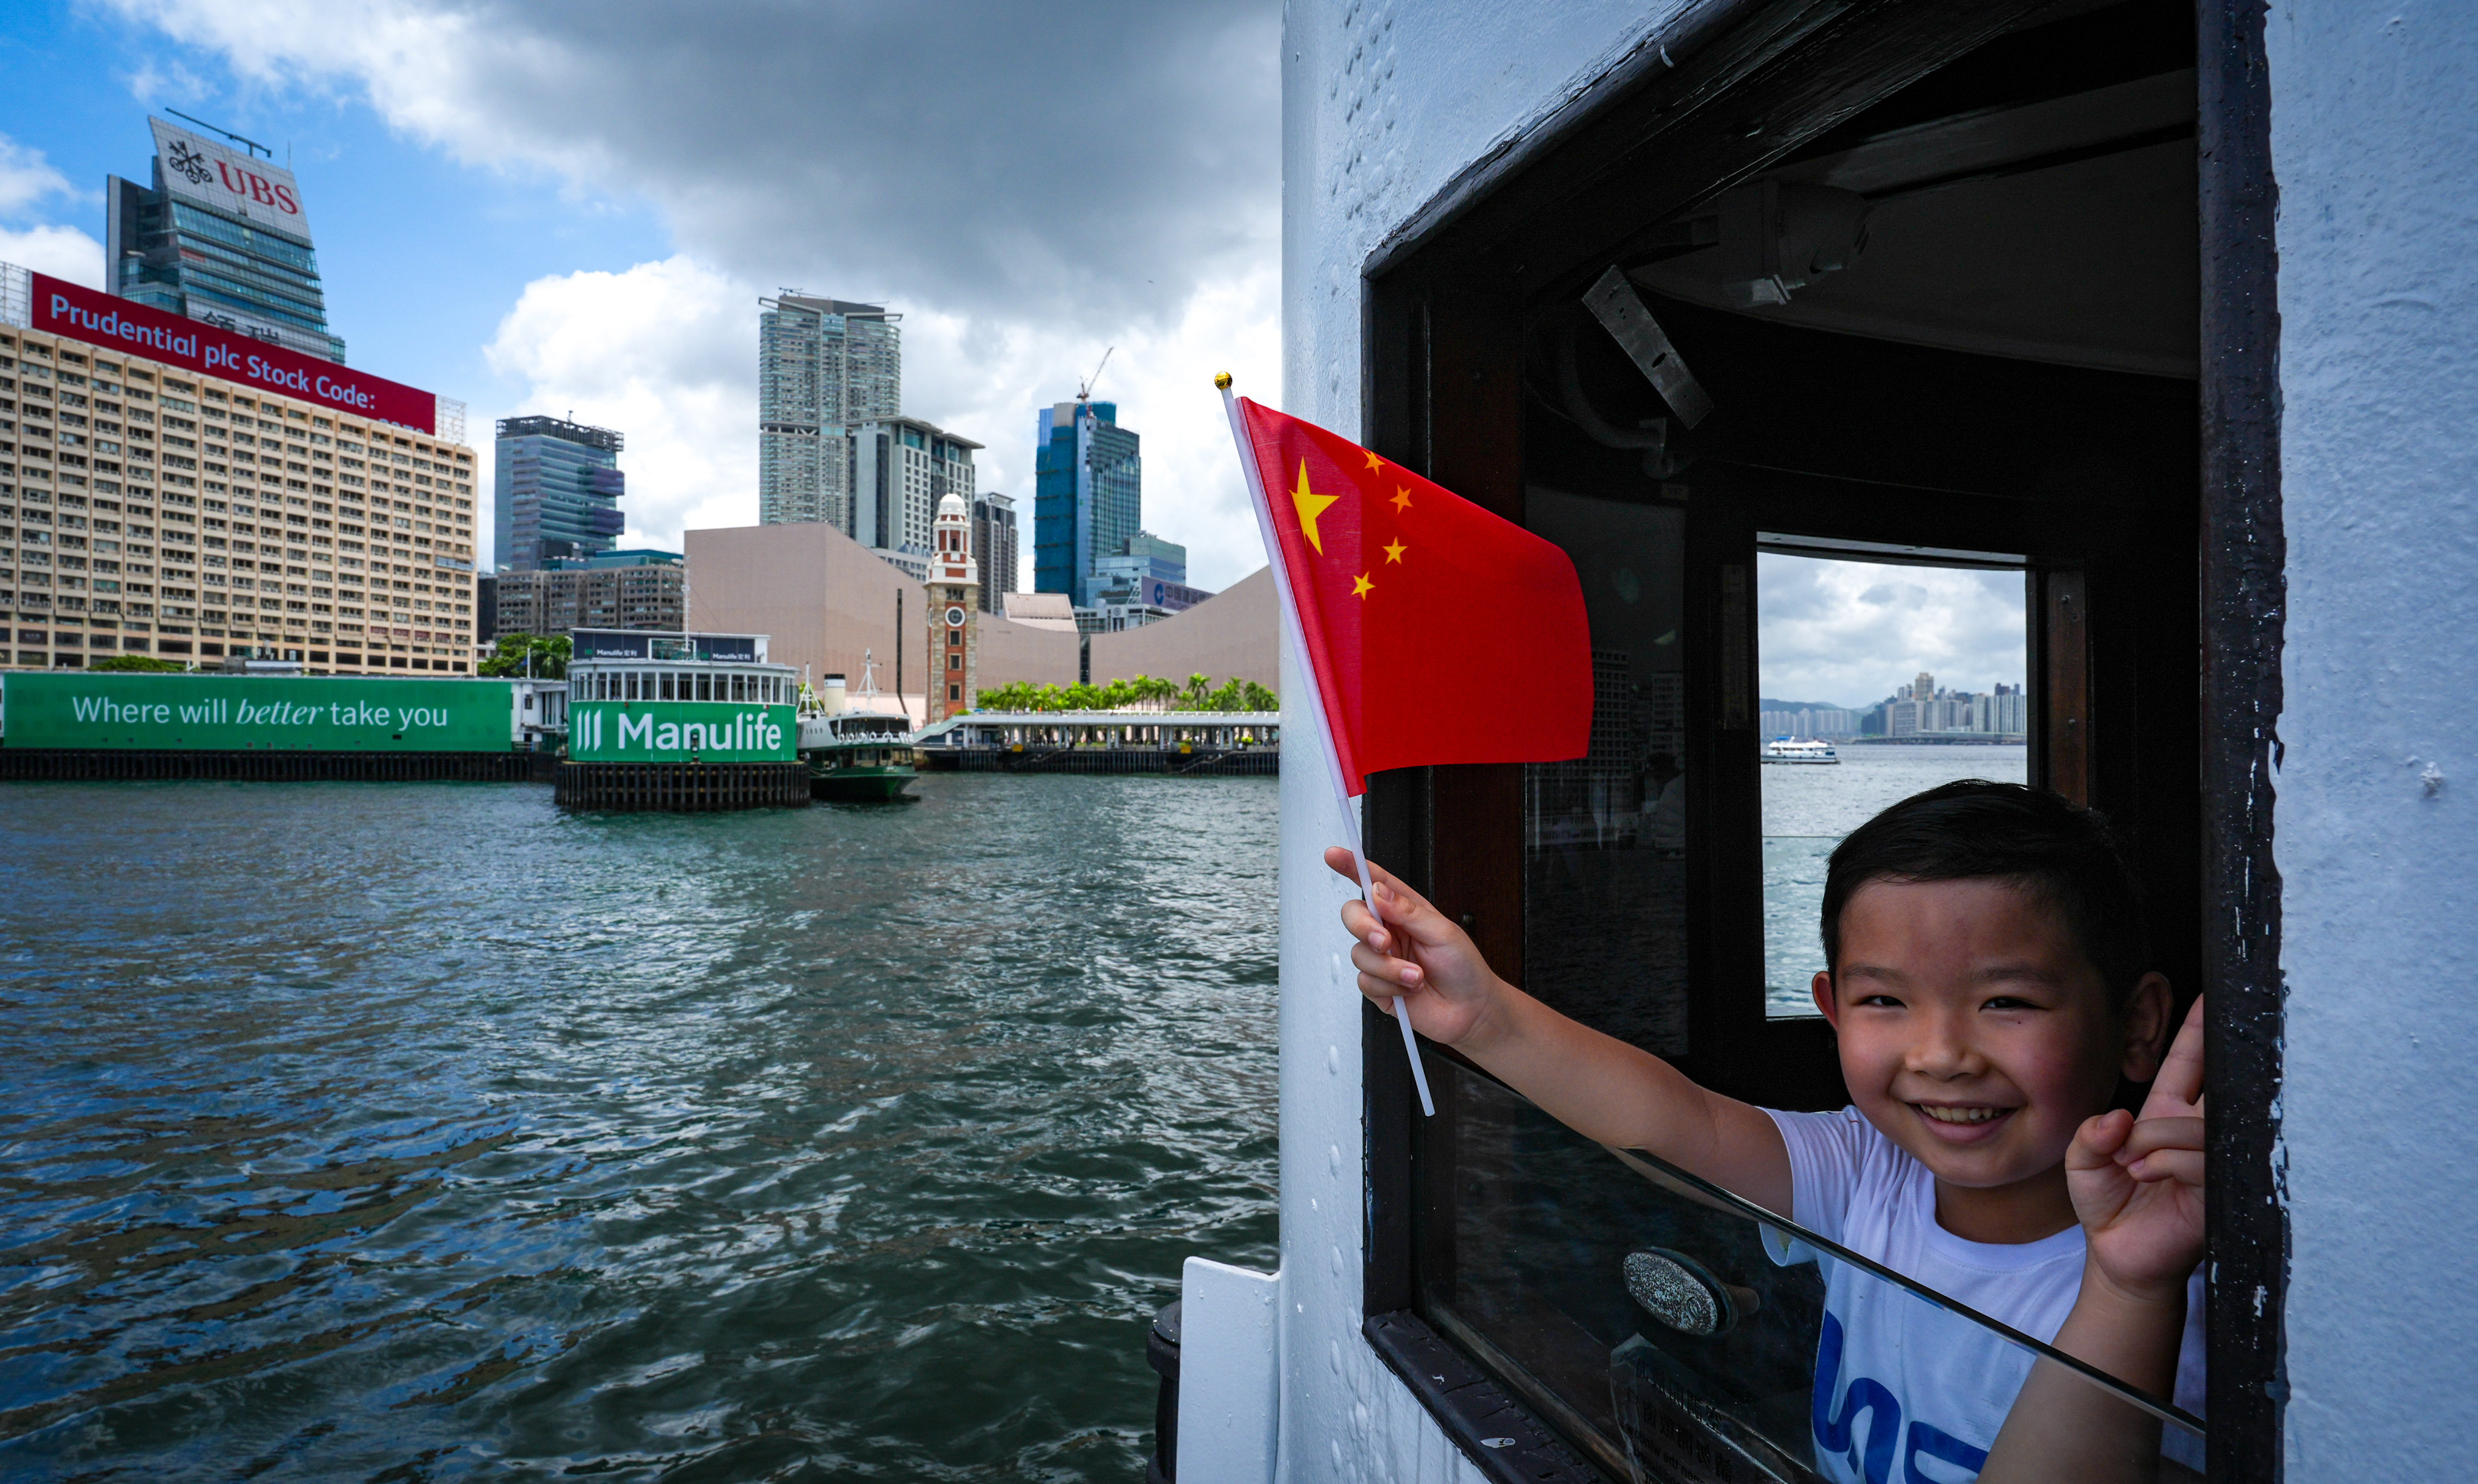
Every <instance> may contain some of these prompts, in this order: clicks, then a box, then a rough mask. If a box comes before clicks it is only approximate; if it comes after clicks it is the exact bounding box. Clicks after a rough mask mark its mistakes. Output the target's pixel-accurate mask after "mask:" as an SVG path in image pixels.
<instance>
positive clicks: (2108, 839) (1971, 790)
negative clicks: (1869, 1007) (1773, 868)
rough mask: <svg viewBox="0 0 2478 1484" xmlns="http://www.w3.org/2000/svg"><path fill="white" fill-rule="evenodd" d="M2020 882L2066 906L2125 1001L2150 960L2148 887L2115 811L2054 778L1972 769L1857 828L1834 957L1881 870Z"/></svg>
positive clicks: (1828, 957) (1829, 950) (2120, 1004)
mask: <svg viewBox="0 0 2478 1484" xmlns="http://www.w3.org/2000/svg"><path fill="white" fill-rule="evenodd" d="M1982 880H2000V881H2011V882H2014V883H2017V884H2018V885H2020V886H2021V887H2023V888H2024V889H2025V890H2027V891H2029V892H2031V893H2034V894H2035V895H2037V896H2039V897H2042V898H2044V899H2045V900H2046V901H2047V902H2048V903H2049V904H2050V905H2051V906H2053V907H2055V908H2056V909H2057V911H2058V912H2060V913H2061V914H2062V915H2063V917H2064V919H2065V928H2066V930H2067V931H2068V932H2070V933H2072V934H2073V935H2074V941H2075V942H2076V943H2079V944H2081V946H2082V950H2083V956H2084V957H2085V958H2086V959H2088V960H2089V961H2090V964H2091V967H2092V968H2096V969H2098V970H2099V975H2100V980H2101V982H2102V983H2104V984H2106V985H2107V986H2108V997H2109V1002H2110V1004H2111V1006H2112V1007H2113V1008H2115V1009H2117V1010H2119V1011H2122V1010H2123V1009H2124V1008H2125V1006H2126V1004H2127V1002H2128V1001H2129V1000H2131V999H2132V998H2133V996H2134V986H2135V984H2136V983H2137V981H2138V980H2140V979H2141V977H2142V975H2143V973H2144V972H2145V971H2146V970H2148V969H2149V968H2151V943H2150V934H2149V932H2148V931H2147V929H2146V927H2145V925H2144V922H2143V918H2142V893H2141V889H2140V887H2139V886H2137V883H2136V882H2135V879H2134V872H2133V871H2132V870H2130V869H2129V868H2127V867H2126V864H2125V858H2124V857H2123V856H2122V855H2120V854H2118V853H2117V848H2116V842H2115V839H2114V837H2113V836H2112V835H2111V833H2110V830H2109V825H2108V820H2107V819H2106V818H2105V817H2102V816H2101V815H2100V814H2099V813H2098V812H2097V811H2095V810H2090V809H2082V808H2077V807H2076V806H2074V805H2072V804H2069V803H2067V802H2065V801H2064V800H2063V799H2061V798H2059V797H2058V796H2057V795H2056V794H2054V793H2050V792H2047V791H2045V790H2043V789H2033V788H2026V787H2024V786H2023V785H2021V784H2018V783H1990V782H1988V781H1987V780H1985V779H1984V778H1965V779H1963V780H1961V781H1960V782H1958V783H1948V784H1943V785H1940V786H1938V787H1936V788H1933V789H1930V790H1928V791H1927V792H1925V793H1914V794H1912V795H1911V796H1910V797H1909V798H1906V799H1904V800H1902V801H1901V802H1900V803H1898V804H1895V805H1893V806H1892V807H1891V808H1889V809H1886V810H1885V811H1884V813H1882V814H1880V815H1878V816H1876V817H1874V818H1872V819H1870V820H1868V821H1867V822H1866V823H1864V824H1862V825H1860V826H1859V828H1857V829H1855V830H1853V831H1851V832H1850V834H1849V836H1848V837H1847V838H1846V839H1844V840H1843V841H1842V842H1841V843H1840V844H1838V845H1836V846H1834V847H1833V859H1832V862H1831V864H1830V865H1829V866H1828V867H1827V868H1826V869H1825V876H1824V963H1825V967H1826V968H1828V969H1831V970H1833V971H1834V972H1838V971H1839V969H1840V967H1841V909H1843V908H1844V907H1846V906H1848V905H1849V904H1850V898H1851V897H1852V896H1854V895H1856V894H1858V892H1859V888H1860V887H1862V886H1865V885H1866V884H1867V883H1868V882H1871V881H1894V882H1909V881H1982Z"/></svg>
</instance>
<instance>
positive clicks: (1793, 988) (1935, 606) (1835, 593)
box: [1756, 536, 2030, 1019]
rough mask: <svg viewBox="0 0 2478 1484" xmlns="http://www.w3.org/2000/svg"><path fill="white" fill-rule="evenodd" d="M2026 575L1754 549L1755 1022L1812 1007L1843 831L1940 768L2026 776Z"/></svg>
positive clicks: (2001, 777)
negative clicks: (1760, 946) (1758, 885)
mask: <svg viewBox="0 0 2478 1484" xmlns="http://www.w3.org/2000/svg"><path fill="white" fill-rule="evenodd" d="M1774 540H1778V541H1782V542H1787V541H1794V540H1795V539H1794V538H1786V537H1784V538H1778V539H1775V538H1768V537H1761V536H1759V537H1758V541H1759V542H1767V541H1774ZM2027 586H2028V585H2027V582H2026V580H2025V576H2024V573H2023V572H2022V570H2021V568H2020V567H2019V566H2010V565H2009V566H1987V567H1967V566H1911V565H1907V564H1896V563H1890V562H1884V561H1867V560H1849V559H1842V558H1837V557H1820V556H1813V555H1806V554H1800V553H1795V552H1790V551H1780V550H1762V549H1759V550H1758V551H1757V555H1756V655H1757V667H1756V695H1757V701H1756V708H1757V716H1756V737H1757V748H1758V749H1759V755H1760V757H1761V760H1762V767H1761V771H1760V778H1759V787H1760V788H1761V791H1762V821H1763V822H1762V845H1761V849H1762V853H1763V889H1762V890H1763V923H1764V1015H1765V1017H1766V1019H1796V1018H1813V1017H1815V1016H1816V1015H1817V1011H1816V1008H1815V999H1814V995H1813V994H1812V993H1811V988H1810V987H1811V985H1812V984H1813V981H1814V978H1815V975H1816V974H1817V973H1818V972H1820V971H1822V969H1823V968H1824V940H1823V936H1822V930H1821V924H1820V922H1819V916H1820V914H1821V912H1822V910H1823V903H1824V872H1825V866H1826V863H1827V861H1828V860H1829V859H1830V857H1831V856H1832V854H1833V846H1835V845H1837V844H1839V843H1841V839H1842V837H1843V836H1845V835H1847V834H1849V833H1850V832H1851V831H1852V830H1854V829H1857V828H1858V827H1859V825H1861V824H1863V823H1865V822H1866V821H1867V820H1868V819H1869V818H1870V817H1873V816H1875V815H1876V814H1877V813H1878V812H1879V811H1881V810H1883V809H1884V808H1885V807H1887V806H1888V805H1891V804H1894V803H1897V802H1899V801H1900V800H1902V799H1905V798H1909V796H1910V795H1912V794H1914V793H1921V792H1926V791H1927V790H1929V789H1933V788H1934V787H1936V786H1937V785H1939V784H1944V783H1950V782H1953V781H1954V780H1956V779H1960V778H1986V779H1990V780H1993V781H1995V782H1999V783H2027V782H2029V781H2030V749H2029V745H2028V742H2029V735H2028V729H2029V725H2030V722H2029V716H2030V709H2029V704H2028V703H2029V697H2028V695H2027V694H2026V693H2025V692H2026V687H2025V684H2024V681H2025V677H2026V676H2027V674H2028V672H2029V670H2028V667H2029V663H2030V627H2029V621H2028V602H2027V597H2028V594H2027Z"/></svg>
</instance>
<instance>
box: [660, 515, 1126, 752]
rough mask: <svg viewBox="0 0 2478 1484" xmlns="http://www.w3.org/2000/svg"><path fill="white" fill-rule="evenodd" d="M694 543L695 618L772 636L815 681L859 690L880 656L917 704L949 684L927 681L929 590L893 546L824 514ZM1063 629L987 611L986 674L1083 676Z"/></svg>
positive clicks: (981, 622)
mask: <svg viewBox="0 0 2478 1484" xmlns="http://www.w3.org/2000/svg"><path fill="white" fill-rule="evenodd" d="M685 543H686V548H687V554H688V570H689V616H690V622H691V624H692V625H693V626H694V627H695V628H698V629H713V630H717V631H723V632H733V633H738V632H744V631H745V632H747V633H756V634H771V635H772V636H773V640H772V642H773V646H774V649H773V653H774V657H775V658H776V659H778V660H781V661H784V662H785V663H787V664H791V665H796V666H799V667H803V668H804V670H805V671H806V673H807V674H809V675H810V677H811V678H812V679H815V678H818V677H822V676H825V675H845V676H847V677H849V680H850V683H851V685H852V687H853V688H854V689H855V690H857V689H858V688H859V686H860V684H861V677H862V674H863V668H864V666H865V665H867V664H874V665H875V667H876V675H877V685H878V689H879V690H881V691H884V692H896V691H897V690H898V680H899V684H900V690H901V692H902V693H903V694H904V695H906V696H908V697H910V699H909V701H908V702H907V704H908V705H910V706H911V707H912V708H913V709H914V711H915V713H916V714H918V713H920V712H922V711H923V710H924V709H925V708H926V706H927V703H928V700H929V697H930V696H932V695H934V694H940V693H943V692H932V691H929V690H928V689H926V687H925V686H924V684H923V677H924V676H925V675H926V674H927V673H928V667H927V666H926V665H924V664H923V644H922V623H923V615H924V614H925V613H926V612H927V610H926V609H925V607H924V604H925V603H926V602H927V600H928V594H927V591H926V590H925V588H924V587H923V583H922V582H919V581H915V580H914V579H913V578H912V577H911V576H910V575H908V574H907V573H905V572H903V571H902V570H900V569H899V568H898V567H897V566H895V565H894V564H892V563H890V562H888V561H887V560H885V555H884V553H882V552H880V551H878V550H876V549H874V548H872V547H869V546H864V545H862V544H860V543H859V542H858V541H853V540H852V539H851V538H850V537H848V536H846V535H845V534H844V533H843V532H841V531H838V530H836V529H835V528H834V527H833V526H831V525H828V524H827V523H825V522H824V521H805V522H800V523H797V524H790V525H751V526H729V527H723V528H720V529H711V530H693V531H690V532H688V533H687V536H686V538H685ZM925 570H926V569H925V566H924V575H925ZM1019 596H1021V594H1019ZM1064 628H1065V632H1064V633H1060V632H1056V631H1054V630H1049V629H1044V628H1038V627H1034V626H1032V625H1028V624H1021V623H1014V622H1010V621H1008V620H1007V619H1006V618H1004V617H1001V616H999V615H996V614H990V615H983V616H980V617H978V618H977V619H976V620H975V630H974V632H975V635H976V641H975V644H974V654H975V663H976V665H977V666H978V671H977V678H978V684H979V685H980V686H981V687H982V688H984V689H986V688H988V687H992V686H1002V685H1006V684H1008V683H1010V682H1012V681H1018V680H1023V681H1029V682H1031V683H1033V684H1035V685H1053V684H1054V685H1068V684H1072V683H1073V682H1074V681H1075V674H1076V659H1077V650H1078V644H1077V639H1076V635H1075V625H1074V623H1073V622H1072V621H1070V622H1069V623H1067V624H1066V625H1065V626H1064ZM968 698H969V697H968Z"/></svg>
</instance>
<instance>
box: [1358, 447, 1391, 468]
mask: <svg viewBox="0 0 2478 1484" xmlns="http://www.w3.org/2000/svg"><path fill="white" fill-rule="evenodd" d="M1360 452H1361V453H1368V450H1367V449H1365V448H1363V449H1361V450H1360ZM1368 466H1369V467H1370V468H1372V469H1381V468H1383V467H1384V466H1385V461H1384V460H1382V459H1380V458H1378V457H1377V456H1376V455H1375V454H1373V453H1369V454H1368Z"/></svg>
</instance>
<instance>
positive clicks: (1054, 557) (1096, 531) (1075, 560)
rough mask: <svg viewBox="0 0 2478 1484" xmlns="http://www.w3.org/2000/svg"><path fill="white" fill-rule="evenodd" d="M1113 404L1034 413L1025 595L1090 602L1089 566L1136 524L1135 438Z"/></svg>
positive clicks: (1138, 463)
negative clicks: (1049, 594)
mask: <svg viewBox="0 0 2478 1484" xmlns="http://www.w3.org/2000/svg"><path fill="white" fill-rule="evenodd" d="M1118 418H1119V405H1118V404H1117V403H1116V402H1095V401H1091V400H1087V399H1082V398H1079V399H1077V400H1075V401H1073V402H1060V403H1057V404H1056V405H1054V406H1051V407H1047V408H1044V409H1042V410H1041V412H1040V413H1039V414H1038V415H1037V417H1036V427H1035V431H1034V440H1033V441H1034V453H1033V482H1034V492H1033V501H1032V504H1033V516H1032V570H1033V582H1032V586H1033V591H1036V592H1063V593H1066V594H1067V597H1068V600H1069V601H1070V602H1071V603H1073V604H1075V606H1076V607H1078V608H1089V607H1091V606H1093V602H1094V591H1095V588H1094V572H1095V566H1094V564H1095V563H1096V561H1097V560H1099V559H1100V558H1101V557H1104V556H1109V555H1111V554H1113V553H1119V552H1124V551H1125V550H1126V549H1127V546H1126V543H1127V541H1128V539H1129V538H1130V537H1133V536H1135V535H1137V534H1138V533H1139V532H1140V531H1141V530H1142V528H1143V525H1144V515H1145V500H1144V460H1143V457H1142V454H1143V449H1142V440H1140V439H1139V438H1138V437H1137V435H1136V433H1135V430H1134V429H1132V428H1123V427H1121V426H1119V421H1118Z"/></svg>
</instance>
